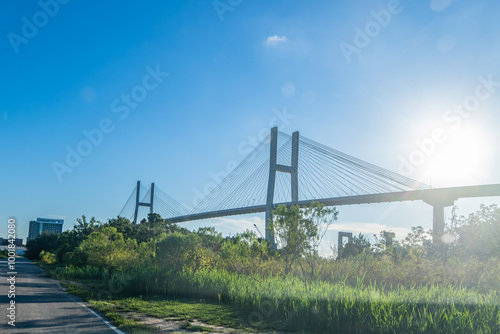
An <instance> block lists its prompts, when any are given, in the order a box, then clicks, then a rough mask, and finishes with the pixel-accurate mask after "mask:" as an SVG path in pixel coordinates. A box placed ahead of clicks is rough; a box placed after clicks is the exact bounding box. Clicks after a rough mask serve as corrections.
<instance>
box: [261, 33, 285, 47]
mask: <svg viewBox="0 0 500 334" xmlns="http://www.w3.org/2000/svg"><path fill="white" fill-rule="evenodd" d="M287 41H288V38H287V37H286V36H278V35H274V36H269V37H267V40H266V45H269V46H272V45H278V44H281V43H286V42H287Z"/></svg>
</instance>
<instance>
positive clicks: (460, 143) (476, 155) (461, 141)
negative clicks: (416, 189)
mask: <svg viewBox="0 0 500 334" xmlns="http://www.w3.org/2000/svg"><path fill="white" fill-rule="evenodd" d="M461 130H462V129H461ZM487 145H488V142H487V141H486V139H485V135H484V133H482V132H480V131H478V130H477V129H472V128H470V129H467V130H465V129H464V130H463V131H459V132H456V133H453V134H450V135H449V138H448V139H447V141H446V142H445V143H443V144H442V147H439V149H438V150H436V152H435V153H434V155H433V156H432V157H430V158H429V162H428V164H427V172H426V180H425V179H424V180H423V181H429V182H430V183H431V185H432V186H436V187H439V186H458V185H465V184H470V183H474V182H475V181H476V180H479V179H481V178H482V177H483V176H484V175H482V174H483V171H484V170H486V169H487V166H486V165H487V158H488V154H487V152H488V146H487Z"/></svg>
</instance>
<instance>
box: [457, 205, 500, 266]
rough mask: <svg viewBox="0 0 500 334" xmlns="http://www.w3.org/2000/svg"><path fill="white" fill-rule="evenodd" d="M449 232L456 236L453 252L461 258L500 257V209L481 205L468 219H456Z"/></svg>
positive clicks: (495, 206)
mask: <svg viewBox="0 0 500 334" xmlns="http://www.w3.org/2000/svg"><path fill="white" fill-rule="evenodd" d="M454 219H455V221H454V222H452V224H451V226H449V228H448V230H450V229H451V228H452V227H453V228H454V230H451V231H450V234H452V235H455V236H456V242H455V243H454V245H453V248H452V251H455V253H458V254H459V255H461V256H466V255H474V256H477V257H478V258H480V259H488V258H491V257H494V256H497V257H500V208H499V207H498V206H497V205H495V204H492V205H489V206H486V205H484V204H481V206H480V208H479V210H478V211H477V212H475V213H471V214H470V215H469V216H468V217H464V216H460V217H456V216H455V217H454Z"/></svg>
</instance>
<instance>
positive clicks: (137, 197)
mask: <svg viewBox="0 0 500 334" xmlns="http://www.w3.org/2000/svg"><path fill="white" fill-rule="evenodd" d="M140 191H141V181H137V188H136V192H135V211H134V224H137V214H138V213H139V207H140V206H147V207H149V213H153V201H154V197H155V184H154V183H151V193H150V196H149V203H145V202H140V201H139V195H140Z"/></svg>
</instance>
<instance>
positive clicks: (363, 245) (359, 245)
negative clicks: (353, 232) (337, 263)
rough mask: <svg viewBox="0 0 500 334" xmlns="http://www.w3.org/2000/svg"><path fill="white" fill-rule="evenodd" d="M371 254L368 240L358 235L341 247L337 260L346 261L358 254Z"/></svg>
mask: <svg viewBox="0 0 500 334" xmlns="http://www.w3.org/2000/svg"><path fill="white" fill-rule="evenodd" d="M371 252H372V245H371V243H370V240H368V238H366V237H365V236H364V235H363V234H361V233H360V234H359V235H358V236H353V237H352V239H351V240H350V241H349V242H347V243H346V244H345V245H343V247H342V248H341V249H340V252H339V254H338V257H337V259H346V258H348V257H352V256H357V255H358V254H368V253H371Z"/></svg>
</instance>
